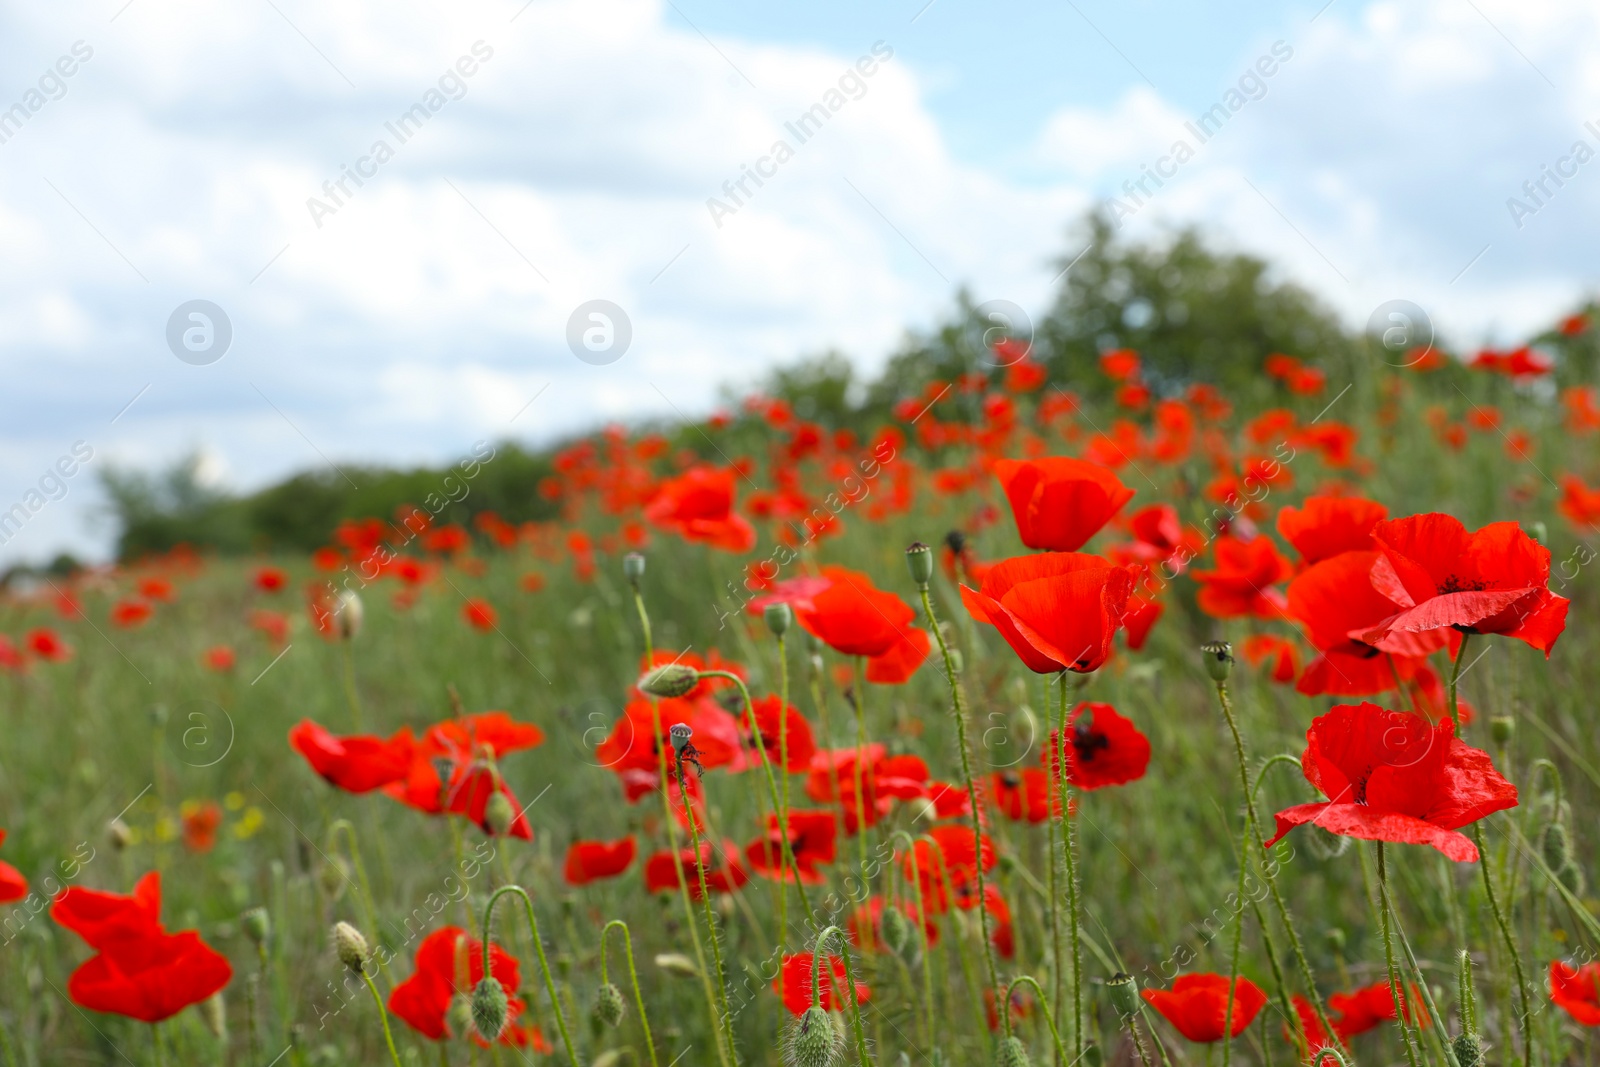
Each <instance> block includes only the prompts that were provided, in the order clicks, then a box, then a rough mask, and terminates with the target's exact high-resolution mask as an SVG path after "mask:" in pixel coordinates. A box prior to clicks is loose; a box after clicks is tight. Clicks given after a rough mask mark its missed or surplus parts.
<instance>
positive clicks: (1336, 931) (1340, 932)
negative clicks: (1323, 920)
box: [1322, 926, 1345, 952]
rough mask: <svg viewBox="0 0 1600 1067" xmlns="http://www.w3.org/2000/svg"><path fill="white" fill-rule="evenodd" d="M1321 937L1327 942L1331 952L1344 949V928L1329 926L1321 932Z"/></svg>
mask: <svg viewBox="0 0 1600 1067" xmlns="http://www.w3.org/2000/svg"><path fill="white" fill-rule="evenodd" d="M1322 939H1323V940H1324V941H1326V942H1327V943H1328V948H1329V949H1330V950H1331V951H1333V952H1343V951H1344V944H1345V938H1344V928H1343V927H1339V926H1330V927H1328V928H1327V929H1326V930H1324V931H1323V932H1322Z"/></svg>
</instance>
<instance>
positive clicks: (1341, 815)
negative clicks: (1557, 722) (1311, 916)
mask: <svg viewBox="0 0 1600 1067" xmlns="http://www.w3.org/2000/svg"><path fill="white" fill-rule="evenodd" d="M1306 742H1307V744H1306V750H1305V754H1304V755H1302V756H1301V757H1300V766H1301V769H1302V770H1303V771H1304V772H1305V776H1306V780H1307V781H1309V782H1310V783H1311V784H1312V785H1314V786H1316V787H1317V788H1318V789H1320V790H1321V791H1322V794H1323V795H1324V796H1326V797H1327V798H1328V800H1327V801H1325V802H1321V803H1314V804H1297V805H1295V806H1294V807H1292V808H1285V809H1284V810H1283V811H1280V812H1278V814H1277V823H1278V832H1277V833H1276V834H1275V835H1274V836H1273V838H1272V840H1271V841H1269V842H1267V845H1268V847H1270V846H1271V845H1273V844H1275V843H1276V842H1277V841H1279V840H1280V839H1281V838H1282V837H1283V836H1284V835H1285V834H1287V833H1288V832H1289V831H1290V830H1292V829H1294V828H1295V827H1296V826H1302V825H1304V824H1306V823H1311V824H1313V825H1316V826H1320V827H1322V828H1323V829H1324V830H1326V831H1328V832H1329V833H1332V834H1339V835H1342V836H1345V837H1356V838H1361V839H1363V840H1367V841H1394V842H1397V843H1401V844H1412V845H1431V846H1433V847H1434V848H1436V849H1438V850H1439V851H1440V852H1442V853H1444V855H1446V856H1448V857H1449V858H1450V859H1453V860H1455V861H1456V862H1457V863H1475V862H1477V859H1478V848H1477V846H1476V845H1474V844H1473V843H1472V842H1471V841H1470V840H1468V838H1467V837H1466V835H1465V834H1461V833H1458V832H1457V830H1459V829H1460V828H1461V827H1463V826H1466V825H1468V824H1469V823H1472V822H1475V821H1477V820H1478V819H1481V818H1483V817H1484V816H1485V815H1488V814H1490V813H1492V812H1496V811H1501V810H1503V809H1505V808H1514V807H1516V806H1517V787H1516V786H1514V785H1512V784H1511V783H1510V782H1508V781H1506V780H1505V779H1504V778H1502V777H1501V776H1500V773H1499V772H1498V771H1496V770H1495V769H1494V765H1493V764H1492V763H1490V761H1489V754H1488V753H1486V752H1484V751H1482V750H1481V749H1476V748H1472V747H1471V746H1469V745H1467V744H1465V743H1464V742H1462V741H1460V740H1458V739H1457V738H1456V736H1455V724H1454V723H1453V722H1451V721H1450V720H1449V719H1443V720H1441V721H1439V722H1437V723H1432V722H1429V721H1428V720H1427V719H1425V718H1423V717H1422V716H1420V715H1413V714H1411V713H1410V712H1402V711H1390V710H1388V709H1387V708H1381V707H1379V706H1378V705H1376V704H1372V703H1364V704H1359V705H1349V704H1340V705H1336V706H1335V707H1334V709H1333V710H1332V711H1330V712H1328V713H1327V714H1326V715H1320V716H1318V717H1317V718H1315V719H1313V720H1312V722H1311V728H1310V729H1309V730H1307V731H1306Z"/></svg>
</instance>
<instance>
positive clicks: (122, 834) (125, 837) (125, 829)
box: [106, 819, 133, 852]
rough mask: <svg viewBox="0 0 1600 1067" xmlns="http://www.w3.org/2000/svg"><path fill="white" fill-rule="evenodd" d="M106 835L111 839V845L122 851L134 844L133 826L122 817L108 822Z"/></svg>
mask: <svg viewBox="0 0 1600 1067" xmlns="http://www.w3.org/2000/svg"><path fill="white" fill-rule="evenodd" d="M106 837H107V838H108V839H110V841H111V847H112V848H114V849H116V850H117V851H118V852H121V851H122V850H123V849H125V848H127V847H128V846H129V845H131V844H133V827H131V826H129V825H128V824H127V823H125V822H123V821H122V820H121V819H112V820H111V821H110V822H109V823H107V824H106Z"/></svg>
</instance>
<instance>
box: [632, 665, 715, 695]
mask: <svg viewBox="0 0 1600 1067" xmlns="http://www.w3.org/2000/svg"><path fill="white" fill-rule="evenodd" d="M699 684H700V672H699V671H697V670H695V669H694V668H693V667H691V666H689V665H688V664H687V663H663V664H662V665H661V666H659V667H656V668H655V669H653V670H649V671H646V672H645V675H644V677H643V678H640V679H639V691H640V692H642V693H647V694H649V695H650V696H653V697H669V698H670V697H681V696H684V695H686V694H687V693H688V692H689V691H690V690H691V689H693V688H694V687H695V686H697V685H699Z"/></svg>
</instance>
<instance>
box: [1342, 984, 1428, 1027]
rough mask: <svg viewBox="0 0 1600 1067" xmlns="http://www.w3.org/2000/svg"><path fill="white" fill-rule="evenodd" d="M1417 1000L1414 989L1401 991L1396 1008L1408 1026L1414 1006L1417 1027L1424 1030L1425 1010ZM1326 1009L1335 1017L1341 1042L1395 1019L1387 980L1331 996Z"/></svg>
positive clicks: (1426, 1019)
mask: <svg viewBox="0 0 1600 1067" xmlns="http://www.w3.org/2000/svg"><path fill="white" fill-rule="evenodd" d="M1420 996H1421V994H1420V993H1419V992H1418V990H1417V987H1416V986H1414V985H1413V986H1411V988H1410V989H1409V990H1407V989H1404V988H1402V989H1401V991H1400V1004H1401V1006H1402V1007H1404V1008H1405V1012H1406V1022H1408V1023H1409V1022H1411V1021H1412V1019H1411V1006H1412V1004H1415V1005H1416V1007H1417V1020H1416V1021H1417V1024H1418V1025H1419V1026H1424V1027H1426V1026H1428V1025H1429V1023H1430V1021H1431V1020H1430V1019H1429V1018H1428V1011H1427V1009H1426V1008H1424V1007H1423V1006H1422V1001H1421V1000H1420ZM1328 1008H1329V1010H1331V1011H1333V1012H1334V1013H1335V1018H1334V1019H1333V1029H1334V1031H1335V1032H1336V1033H1338V1035H1339V1036H1340V1037H1341V1038H1344V1039H1346V1040H1348V1039H1349V1038H1352V1037H1354V1036H1355V1035H1357V1034H1364V1033H1366V1032H1367V1031H1368V1030H1375V1029H1377V1028H1378V1027H1379V1026H1380V1025H1382V1024H1383V1023H1384V1022H1387V1021H1389V1020H1392V1019H1393V1018H1395V1012H1394V991H1393V990H1392V989H1390V988H1389V981H1388V979H1383V980H1381V981H1378V982H1374V983H1373V984H1372V985H1369V986H1362V987H1361V988H1360V989H1357V990H1355V991H1353V992H1350V993H1334V994H1333V995H1331V996H1330V997H1328Z"/></svg>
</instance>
